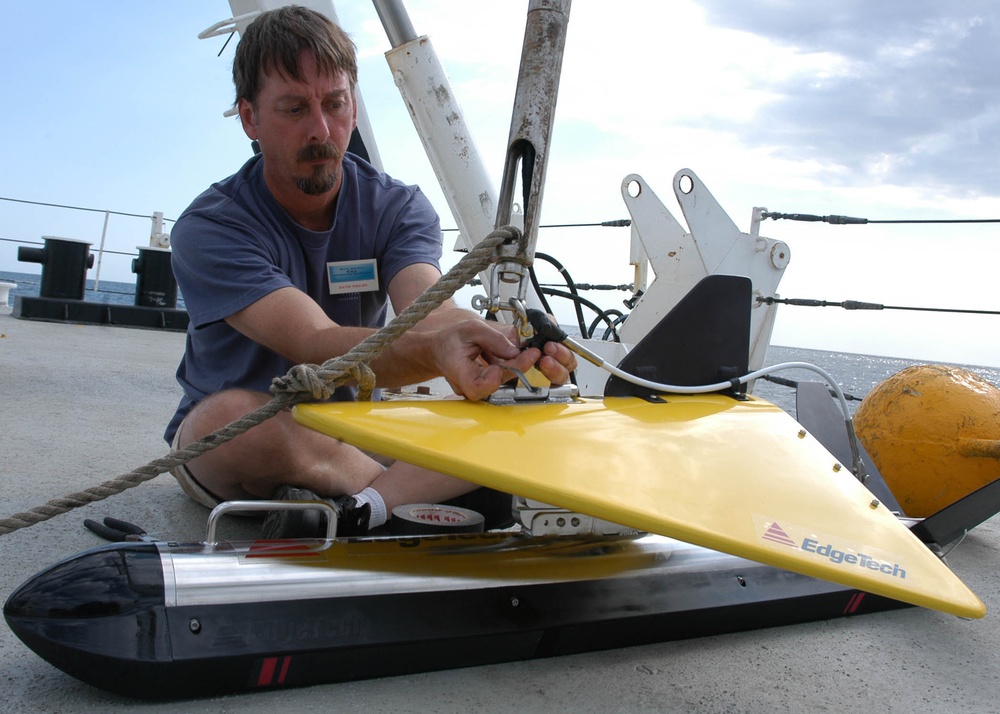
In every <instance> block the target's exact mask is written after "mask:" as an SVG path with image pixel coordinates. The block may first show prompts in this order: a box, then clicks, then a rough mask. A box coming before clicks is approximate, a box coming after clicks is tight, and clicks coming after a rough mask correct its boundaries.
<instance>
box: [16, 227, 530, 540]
mask: <svg viewBox="0 0 1000 714" xmlns="http://www.w3.org/2000/svg"><path fill="white" fill-rule="evenodd" d="M520 235H521V233H520V231H519V230H517V229H516V228H512V227H505V228H498V229H497V230H495V231H493V232H492V233H490V234H489V235H488V236H486V238H484V239H483V240H482V242H480V243H479V244H478V245H477V246H476V247H475V248H473V249H472V250H471V251H469V252H468V253H467V254H466V255H464V256H463V257H462V259H461V260H460V261H459V262H458V263H457V264H456V265H455V266H454V267H453V268H452V269H451V270H449V271H448V272H447V273H446V274H445V275H443V276H442V277H441V279H440V280H438V281H437V283H435V284H434V285H432V286H431V287H430V288H428V289H427V290H426V291H424V293H423V294H422V295H421V296H420V297H418V298H417V299H416V300H414V301H413V304H411V305H410V306H409V307H407V308H406V309H405V310H403V311H402V312H401V313H399V315H397V316H396V318H395V319H394V320H393V321H392V322H390V323H389V324H388V325H386V326H385V327H383V328H382V329H381V330H379V331H378V332H375V333H374V334H372V335H369V336H368V337H367V338H365V339H364V340H362V341H361V342H360V343H358V344H357V345H356V346H355V347H353V348H352V349H351V350H349V351H348V352H347V353H345V354H343V355H341V356H340V357H334V358H332V359H329V360H327V361H326V362H324V363H323V364H322V365H312V364H300V365H296V366H294V367H292V368H291V369H290V370H289V371H288V373H287V374H285V375H284V376H281V377H276V378H275V379H274V381H273V382H272V383H271V394H273V395H274V396H273V397H272V398H271V400H270V401H269V402H267V404H264V405H263V406H261V407H260V408H258V409H256V410H254V411H252V412H250V413H249V414H247V415H245V416H243V417H241V418H239V419H236V420H235V421H233V422H231V423H230V424H227V425H226V426H224V427H222V428H221V429H218V430H216V431H214V432H212V433H211V434H208V435H206V436H204V437H202V438H201V439H199V440H198V441H195V442H192V443H190V444H188V445H187V446H185V447H184V448H182V449H178V450H176V451H171V452H170V453H168V454H167V455H166V456H163V457H161V458H159V459H155V460H153V461H151V462H149V463H148V464H146V465H145V466H141V467H139V468H137V469H135V470H134V471H131V472H129V473H127V474H124V475H122V476H119V477H117V478H114V479H111V480H110V481H105V482H103V483H101V484H98V485H97V486H92V487H91V488H88V489H86V490H84V491H78V492H76V493H71V494H68V495H66V496H63V497H62V498H54V499H52V500H51V501H49V502H48V503H45V504H43V505H41V506H36V507H35V508H32V509H31V510H30V511H25V512H22V513H15V514H14V515H12V516H10V517H8V518H2V519H0V536H3V535H7V534H8V533H12V532H13V531H16V530H20V529H21V528H27V527H28V526H32V525H34V524H36V523H41V522H42V521H47V520H48V519H50V518H54V517H55V516H58V515H61V514H63V513H66V512H68V511H71V510H73V509H74V508H79V507H80V506H85V505H86V504H88V503H94V502H96V501H102V500H104V499H105V498H108V497H109V496H113V495H115V494H117V493H121V492H122V491H125V490H127V489H130V488H133V487H135V486H138V485H139V484H141V483H143V482H145V481H149V480H151V479H153V478H156V477H157V476H159V475H160V474H162V473H166V472H167V471H170V470H171V469H173V468H175V467H177V466H180V465H181V464H186V463H187V462H188V461H190V460H191V459H193V458H195V457H197V456H201V455H202V454H204V453H206V452H208V451H211V450H212V449H215V448H217V447H219V446H221V445H222V444H225V443H226V442H227V441H231V440H233V439H235V438H236V437H237V436H239V435H240V434H243V433H245V432H246V431H248V430H249V429H250V428H252V427H254V426H256V425H257V424H260V423H262V422H264V421H267V420H268V419H270V418H271V417H273V416H275V415H276V414H278V413H280V412H281V411H283V410H284V409H288V408H289V407H292V406H294V405H295V404H298V403H300V402H305V401H320V400H324V399H328V398H329V397H330V396H331V395H332V394H333V391H334V390H335V389H336V388H337V387H338V386H340V385H342V384H344V383H346V382H348V381H350V380H354V381H356V382H357V384H358V399H362V400H368V399H371V395H372V391H373V390H374V389H375V373H374V372H372V370H371V368H370V367H369V366H368V365H369V364H370V363H371V362H373V361H374V360H375V359H376V358H377V357H378V356H379V355H380V354H381V353H382V350H384V349H385V348H386V347H388V346H389V345H390V344H392V342H393V341H395V340H396V339H398V338H399V337H400V336H401V335H402V334H403V333H404V332H406V331H407V330H409V329H410V328H411V327H413V326H414V325H416V324H417V323H418V322H420V321H421V320H423V319H424V318H425V317H427V316H428V315H429V314H430V313H431V312H432V311H433V310H434V309H435V308H437V307H438V306H439V305H441V303H443V302H444V301H445V300H447V299H448V298H450V297H451V296H452V295H454V294H455V292H456V291H457V290H458V289H459V288H461V287H462V286H463V285H465V284H466V283H468V282H469V280H471V279H472V278H473V277H474V276H475V275H476V274H477V273H479V272H480V271H482V270H483V269H484V268H486V266H488V265H489V264H490V263H491V262H493V260H494V258H495V257H496V248H497V246H499V245H501V244H502V243H505V242H511V241H517V240H519V238H520Z"/></svg>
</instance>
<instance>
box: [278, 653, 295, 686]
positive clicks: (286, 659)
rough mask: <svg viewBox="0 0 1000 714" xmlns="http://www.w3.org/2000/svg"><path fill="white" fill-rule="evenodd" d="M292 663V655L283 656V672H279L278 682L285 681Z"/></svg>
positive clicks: (282, 682)
mask: <svg viewBox="0 0 1000 714" xmlns="http://www.w3.org/2000/svg"><path fill="white" fill-rule="evenodd" d="M291 664H292V658H291V657H282V658H281V672H280V673H279V674H278V684H284V683H285V675H286V674H288V667H289V665H291Z"/></svg>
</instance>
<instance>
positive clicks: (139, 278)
mask: <svg viewBox="0 0 1000 714" xmlns="http://www.w3.org/2000/svg"><path fill="white" fill-rule="evenodd" d="M132 272H133V273H135V274H136V279H135V304H136V305H137V306H139V307H168V308H174V307H177V280H176V279H175V278H174V271H173V270H172V269H171V267H170V251H169V250H168V249H165V248H152V247H151V248H139V257H138V258H135V259H133V260H132Z"/></svg>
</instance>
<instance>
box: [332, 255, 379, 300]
mask: <svg viewBox="0 0 1000 714" xmlns="http://www.w3.org/2000/svg"><path fill="white" fill-rule="evenodd" d="M326 275H327V280H328V281H329V283H330V294H331V295H336V294H337V293H363V292H371V291H373V290H378V261H376V260H375V258H371V259H369V260H344V261H342V262H339V263H327V264H326Z"/></svg>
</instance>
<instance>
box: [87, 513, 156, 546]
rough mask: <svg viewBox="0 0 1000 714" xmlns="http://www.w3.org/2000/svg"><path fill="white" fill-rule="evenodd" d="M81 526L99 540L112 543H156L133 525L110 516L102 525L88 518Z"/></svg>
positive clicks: (151, 537) (154, 539)
mask: <svg viewBox="0 0 1000 714" xmlns="http://www.w3.org/2000/svg"><path fill="white" fill-rule="evenodd" d="M83 525H85V526H86V527H87V529H88V530H90V531H92V532H94V533H96V534H97V535H99V536H101V538H104V539H105V540H110V541H114V542H116V543H121V542H124V541H141V542H144V543H153V542H155V541H156V538H154V537H153V536H151V535H149V534H148V533H146V531H144V530H143V529H142V528H140V527H139V526H137V525H135V524H134V523H129V522H128V521H120V520H118V519H117V518H111V517H110V516H107V517H105V519H104V523H103V524H101V523H98V522H97V521H92V520H90V519H89V518H88V519H87V520H85V521H84V522H83Z"/></svg>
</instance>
